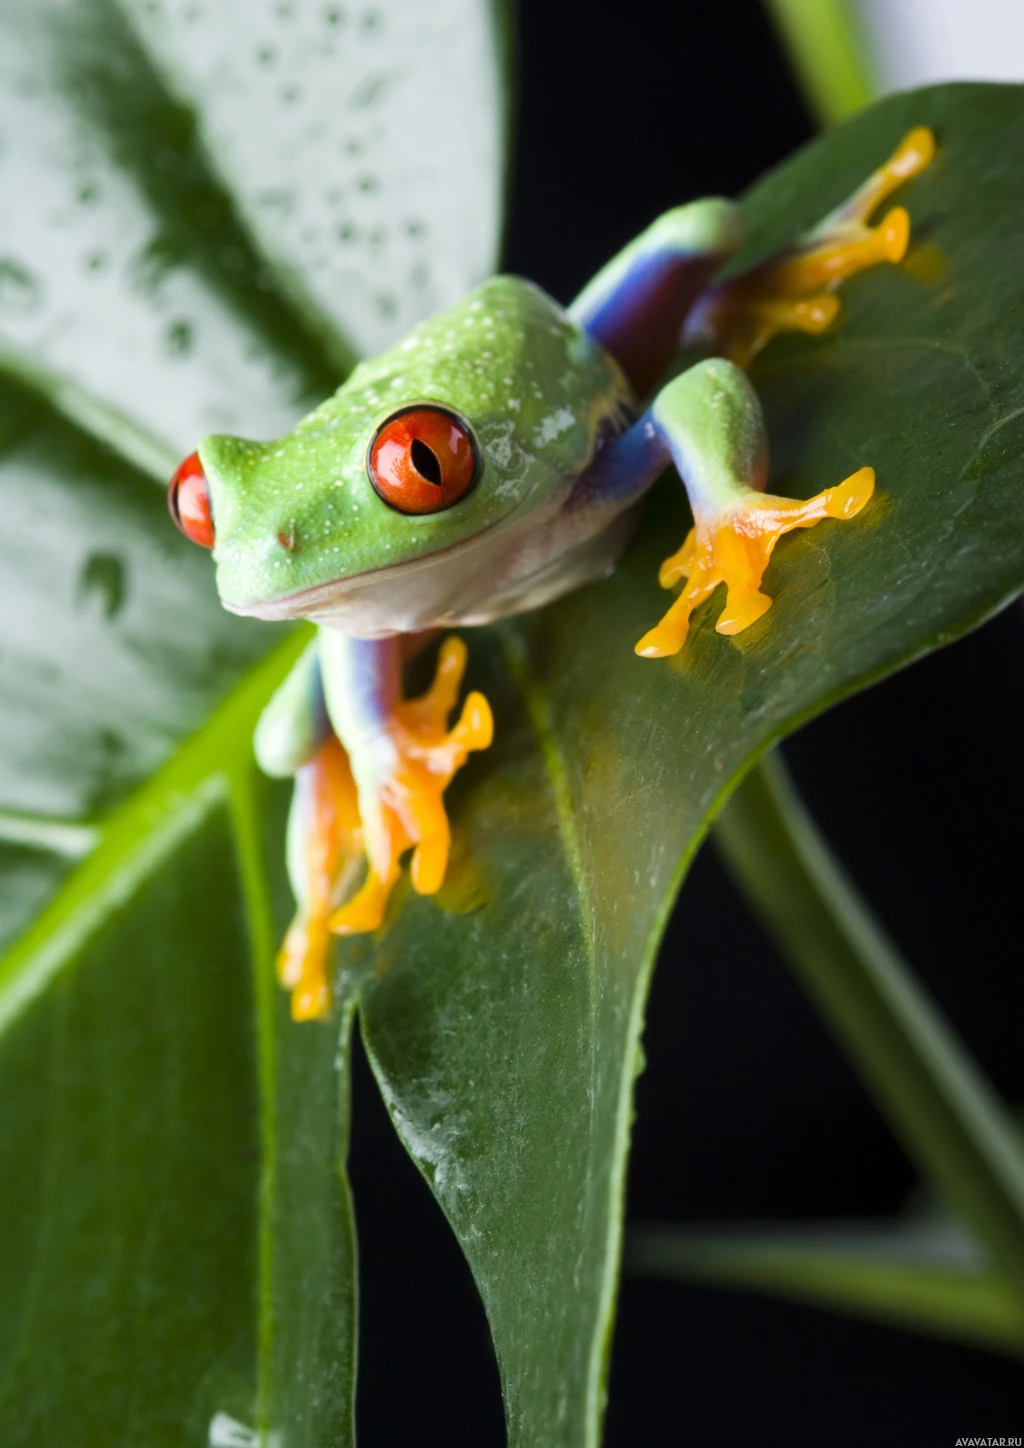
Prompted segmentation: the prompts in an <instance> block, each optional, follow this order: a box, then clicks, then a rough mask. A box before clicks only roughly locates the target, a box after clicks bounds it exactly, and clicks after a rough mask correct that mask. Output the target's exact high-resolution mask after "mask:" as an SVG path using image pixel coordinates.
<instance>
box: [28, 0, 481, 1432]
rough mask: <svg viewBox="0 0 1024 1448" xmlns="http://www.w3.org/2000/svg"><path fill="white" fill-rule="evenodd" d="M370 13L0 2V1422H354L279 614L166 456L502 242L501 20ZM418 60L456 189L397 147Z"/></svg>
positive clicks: (270, 398) (274, 420)
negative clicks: (183, 512)
mask: <svg viewBox="0 0 1024 1448" xmlns="http://www.w3.org/2000/svg"><path fill="white" fill-rule="evenodd" d="M300 11H301V13H300ZM158 12H159V13H158ZM395 20H396V16H395V14H394V12H393V11H389V10H388V8H387V7H384V8H378V9H375V10H372V9H371V10H364V11H363V12H358V13H357V12H352V11H351V10H350V8H349V7H346V6H331V5H324V6H310V7H304V8H303V7H296V6H291V5H287V4H282V5H278V6H275V7H273V9H272V10H268V11H266V12H265V13H264V12H263V11H262V10H258V9H257V7H251V6H247V5H242V4H236V5H233V6H231V5H228V4H223V5H211V6H209V7H205V8H204V7H202V6H185V7H174V8H173V10H172V8H171V7H167V8H165V9H162V10H161V9H160V7H157V6H152V5H139V6H134V5H129V4H127V3H126V4H124V5H118V4H115V3H113V0H80V3H76V4H74V5H71V6H68V5H64V4H60V3H56V0H53V3H51V0H44V3H42V4H37V3H36V0H12V3H11V4H6V5H4V6H3V7H2V8H0V195H2V196H3V197H4V198H6V204H5V205H4V206H3V208H2V210H0V498H2V507H3V516H4V529H3V533H2V536H0V575H2V577H3V580H4V608H3V610H2V611H0V657H2V659H3V665H4V687H3V690H2V694H0V739H2V741H3V747H2V749H0V858H2V865H3V877H2V882H0V947H2V948H3V949H4V951H5V954H4V955H3V958H2V960H0V1092H2V1095H0V1118H2V1120H0V1180H2V1181H3V1182H4V1190H3V1193H2V1194H0V1241H2V1242H3V1252H2V1253H0V1301H2V1303H3V1311H2V1312H0V1439H2V1441H3V1443H4V1445H5V1448H7V1445H11V1448H17V1445H26V1448H28V1445H32V1448H37V1445H40V1444H44V1443H46V1444H49V1443H57V1442H61V1441H65V1440H67V1439H68V1436H69V1434H70V1435H71V1437H73V1438H74V1440H75V1441H76V1442H78V1441H81V1442H83V1443H85V1442H89V1443H103V1444H111V1445H114V1444H125V1445H127V1444H132V1445H136V1444H141V1443H145V1444H146V1445H147V1448H150V1445H152V1448H162V1445H167V1448H181V1445H182V1444H185V1443H189V1444H197V1445H204V1444H206V1443H207V1442H208V1441H209V1442H211V1443H212V1442H218V1441H219V1442H222V1443H223V1442H225V1441H243V1440H244V1434H245V1433H246V1432H248V1431H249V1430H254V1431H255V1432H256V1433H257V1435H258V1438H259V1441H261V1442H269V1441H271V1439H273V1441H278V1440H279V1435H281V1434H282V1433H285V1432H286V1434H287V1441H288V1443H289V1444H294V1445H297V1448H307V1445H308V1448H316V1445H327V1444H330V1445H332V1448H336V1445H339V1444H345V1443H350V1442H351V1441H352V1415H353V1382H354V1370H355V1306H356V1294H355V1278H354V1272H355V1260H354V1234H353V1224H352V1213H351V1205H350V1202H349V1198H348V1188H347V1183H346V1181H345V1177H344V1157H345V1149H346V1135H347V1125H348V1043H349V1038H350V1032H351V1021H352V1012H353V1008H354V999H353V998H352V997H351V996H347V995H345V993H344V992H341V993H340V999H339V1010H338V1012H337V1013H336V1017H335V1019H333V1020H332V1021H331V1022H330V1023H328V1024H325V1025H323V1026H316V1027H313V1028H309V1029H305V1030H300V1029H297V1028H296V1027H295V1026H294V1024H293V1023H292V1021H291V1020H290V1017H289V1013H288V1002H287V997H286V996H285V995H284V994H283V993H282V992H280V991H279V990H278V988H277V985H276V983H275V981H274V979H273V956H274V952H275V949H276V945H277V942H278V941H279V939H280V938H281V935H282V933H283V931H284V929H285V927H286V924H287V921H288V918H289V914H290V911H291V901H290V898H289V892H288V887H287V884H286V882H285V880H284V872H283V833H284V811H285V808H286V804H287V796H288V791H287V789H283V788H282V787H281V786H279V785H271V784H270V783H268V782H267V781H265V780H263V779H262V778H261V777H260V776H259V775H258V774H257V771H256V769H255V764H254V761H253V756H252V746H251V738H252V731H253V726H254V723H255V719H256V717H257V714H258V711H259V709H260V708H261V706H262V704H263V703H264V702H265V700H266V698H267V697H268V694H269V692H270V691H271V690H272V688H273V687H274V686H275V683H276V682H278V681H279V680H280V678H281V677H282V676H283V673H284V671H285V670H286V669H287V667H288V665H289V663H290V662H291V661H292V660H293V659H294V658H295V657H296V654H297V652H298V650H299V649H300V648H301V646H302V643H303V641H304V639H303V635H302V634H301V632H287V631H285V632H284V633H282V631H280V630H278V631H275V630H273V629H270V628H266V627H263V626H260V625H254V624H247V623H244V622H242V621H241V620H239V619H236V618H231V617H230V616H228V615H227V614H225V613H224V612H223V611H222V610H221V608H220V606H219V603H218V601H217V597H216V593H215V590H214V586H213V577H212V570H211V568H210V563H209V558H208V556H206V555H204V554H203V553H201V551H200V550H198V549H195V548H191V547H189V545H188V544H187V543H186V542H185V541H184V539H182V538H180V537H179V536H178V535H177V534H176V533H175V531H174V529H173V527H172V526H171V525H170V522H169V519H168V516H167V508H166V502H165V494H164V491H163V487H162V486H161V487H155V486H153V482H152V479H156V480H157V481H158V482H160V483H164V482H165V481H166V479H167V477H168V475H169V473H170V470H171V469H172V468H173V467H174V465H175V464H176V463H177V462H178V461H179V460H180V458H181V457H182V456H183V455H184V454H185V453H186V452H188V451H190V450H191V449H192V448H193V447H194V446H195V444H196V442H197V441H198V439H199V438H200V437H201V436H202V435H203V434H204V433H206V432H209V431H211V430H223V429H232V430H238V431H240V432H243V433H250V434H252V435H254V436H266V435H268V434H273V433H274V432H278V431H281V430H283V429H285V428H287V427H289V426H291V425H292V423H293V422H294V421H295V419H296V418H297V417H298V416H300V415H301V413H302V412H303V411H304V410H305V408H306V407H307V406H308V405H309V403H310V402H311V401H313V400H319V399H320V398H321V397H322V396H324V395H325V394H326V393H327V392H329V391H331V390H333V388H334V387H335V386H336V385H337V382H338V381H339V380H340V375H341V371H340V369H341V367H342V366H343V364H344V363H345V362H346V361H347V359H348V358H349V357H350V356H351V354H352V344H353V342H355V343H358V342H360V341H361V340H363V339H364V338H365V337H368V336H370V337H372V339H373V340H374V344H376V342H377V341H379V340H381V339H383V338H384V337H386V336H393V335H395V333H396V331H400V330H401V329H402V328H403V327H404V326H405V325H407V324H408V321H409V320H410V319H411V318H412V317H414V316H416V315H418V314H419V313H420V312H421V311H423V310H426V309H429V308H430V307H432V306H436V305H440V304H442V303H444V302H447V301H450V300H453V299H454V298H455V297H456V296H458V295H460V294H461V293H462V292H463V291H464V290H465V288H466V287H468V286H469V285H471V284H472V283H473V282H474V281H475V280H476V279H477V278H478V276H480V275H481V274H483V273H486V271H487V270H489V268H490V267H491V266H492V265H493V247H494V240H495V236H496V234H497V229H498V227H499V225H500V209H499V205H498V199H499V192H500V187H501V184H502V181H501V168H500V149H501V143H502V125H503V118H502V102H501V98H500V96H498V95H497V94H495V88H494V83H495V77H496V75H497V72H498V67H499V53H500V50H499V45H498V43H497V42H498V40H499V39H500V37H499V35H498V33H497V28H496V22H495V20H494V17H492V15H491V12H490V9H489V8H488V7H487V6H482V5H479V4H477V3H476V0H459V3H457V4H456V5H455V6H452V5H451V4H445V5H443V6H438V5H428V4H426V3H424V4H423V5H422V6H421V7H420V9H419V11H418V12H417V18H416V22H415V24H413V25H406V24H402V25H401V26H396V24H395ZM492 32H493V33H492ZM186 56H188V57H190V62H191V63H190V65H189V66H187V67H183V65H182V61H183V57H186ZM310 57H313V60H311V59H310ZM314 61H315V64H314ZM442 62H443V63H444V64H445V65H446V66H450V67H452V68H453V69H454V70H455V71H457V72H464V73H465V74H469V75H472V76H473V78H474V80H473V84H472V85H463V86H459V87H454V86H452V87H447V88H446V92H445V101H444V105H443V106H436V107H434V120H433V121H432V127H433V129H432V131H431V140H432V145H433V147H434V151H433V152H432V154H434V153H436V157H437V166H438V167H440V168H443V167H444V166H446V165H447V164H448V162H449V161H453V162H454V164H455V165H456V166H457V167H458V168H459V179H460V182H461V183H462V185H463V186H464V187H465V192H464V197H463V198H462V199H460V198H459V196H457V195H456V194H455V193H454V192H453V190H452V188H451V187H450V186H448V185H445V186H444V187H443V188H442V186H441V184H440V183H441V181H442V180H444V181H447V179H448V178H447V173H446V172H444V171H443V169H442V170H435V169H434V163H433V162H431V164H430V165H426V164H422V162H419V161H418V162H417V165H416V167H415V168H411V169H410V167H409V165H408V161H407V158H408V156H409V155H410V154H412V153H413V152H414V151H415V149H416V144H415V143H416V142H418V141H419V140H422V137H423V123H422V119H421V117H420V115H419V111H420V110H421V107H419V106H418V104H416V103H415V102H416V98H417V97H419V96H421V95H422V92H423V90H424V87H425V86H427V85H430V84H432V83H434V81H435V80H436V77H437V73H438V71H437V67H438V65H439V64H441V63H442ZM203 67H208V69H203ZM392 69H393V70H394V73H395V74H401V76H402V77H403V83H404V84H405V86H406V87H407V91H408V96H409V104H408V105H406V106H405V107H404V108H402V107H401V106H396V105H395V104H393V103H391V104H388V105H385V100H386V99H387V97H386V96H385V95H384V94H383V92H381V90H380V87H379V86H378V85H377V82H376V80H375V77H379V75H380V74H381V72H382V71H385V70H386V71H388V72H389V73H390V72H391V71H392ZM185 70H187V72H188V73H187V74H185V73H184V71H185ZM300 71H301V73H302V75H303V77H307V78H309V80H310V82H311V81H312V77H313V74H314V71H315V74H316V93H315V94H313V93H312V91H311V92H310V93H308V94H305V95H303V96H293V95H292V94H291V92H290V90H289V87H291V86H292V85H294V83H295V77H296V75H297V74H298V73H299V72H300ZM339 100H342V101H344V103H345V105H344V110H343V112H342V114H343V116H344V129H343V132H342V133H341V134H339V133H338V132H337V130H336V129H334V124H335V121H336V119H337V116H338V114H339V112H338V102H339ZM296 127H298V128H299V130H300V131H301V144H298V136H299V131H297V130H296ZM285 165H286V167H287V178H286V179H287V184H288V185H289V187H290V188H292V192H293V197H292V200H290V201H289V202H288V204H287V205H284V204H282V203H281V201H280V198H279V197H278V196H277V195H276V194H275V193H276V190H277V189H279V186H280V184H281V183H282V168H283V167H284V166H285ZM367 183H370V184H367ZM399 198H400V200H399ZM349 224H351V226H352V231H351V234H350V235H348V236H347V237H345V238H342V237H341V235H340V231H341V230H342V229H343V228H344V227H345V226H347V225H349ZM325 258H327V259H329V261H330V265H329V266H327V267H326V270H325V268H324V262H325ZM342 259H343V260H342ZM366 304H368V305H369V310H367V307H366ZM374 329H376V330H374ZM69 1425H72V1426H71V1427H69ZM239 1435H242V1436H241V1437H240V1436H239Z"/></svg>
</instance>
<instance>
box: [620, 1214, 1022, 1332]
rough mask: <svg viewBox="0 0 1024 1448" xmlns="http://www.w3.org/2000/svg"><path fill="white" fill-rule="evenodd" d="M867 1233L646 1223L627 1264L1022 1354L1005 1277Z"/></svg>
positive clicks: (1018, 1314) (1016, 1307) (632, 1242)
mask: <svg viewBox="0 0 1024 1448" xmlns="http://www.w3.org/2000/svg"><path fill="white" fill-rule="evenodd" d="M862 1235H863V1240H862V1241H860V1242H858V1241H857V1239H856V1236H855V1235H854V1234H846V1236H844V1234H843V1233H841V1232H836V1231H835V1230H833V1231H832V1232H831V1233H829V1232H825V1231H814V1230H810V1229H806V1228H805V1229H804V1230H803V1232H802V1233H801V1232H793V1233H790V1234H788V1235H787V1234H785V1233H782V1232H775V1233H770V1232H767V1231H760V1232H755V1231H749V1232H740V1231H733V1232H722V1231H719V1232H712V1231H700V1230H693V1231H679V1230H672V1229H668V1228H662V1229H659V1228H646V1229H641V1230H640V1231H636V1232H633V1233H631V1235H630V1238H629V1243H628V1246H627V1250H626V1265H627V1267H628V1268H629V1269H630V1270H632V1271H633V1272H637V1273H641V1274H646V1275H652V1276H656V1277H665V1278H675V1279H677V1280H680V1281H683V1282H706V1283H710V1284H711V1285H713V1286H716V1287H733V1288H736V1289H738V1290H740V1291H745V1292H766V1293H770V1294H772V1295H773V1296H778V1297H787V1298H790V1299H793V1300H796V1301H798V1302H800V1301H802V1302H807V1303H811V1304H813V1305H814V1306H815V1307H820V1308H824V1309H826V1310H830V1311H833V1312H846V1313H849V1314H850V1315H851V1316H854V1317H863V1318H867V1319H868V1320H870V1321H877V1322H884V1323H888V1324H890V1325H892V1326H895V1327H903V1328H906V1329H908V1330H910V1331H915V1332H924V1333H928V1334H930V1335H931V1336H933V1337H943V1338H950V1339H953V1340H954V1341H961V1342H968V1343H971V1344H973V1345H974V1346H976V1347H984V1348H989V1349H990V1350H995V1351H999V1352H1010V1353H1013V1354H1014V1355H1019V1354H1020V1351H1021V1345H1022V1343H1024V1308H1022V1306H1021V1304H1020V1302H1018V1300H1017V1298H1016V1296H1015V1295H1014V1293H1013V1292H1011V1291H1010V1290H1009V1289H1008V1287H1007V1285H1006V1284H1005V1283H1004V1282H1002V1281H1001V1280H1000V1279H999V1278H997V1277H995V1276H993V1275H992V1274H991V1273H986V1272H983V1271H979V1270H978V1269H977V1268H974V1267H971V1266H968V1265H965V1264H956V1263H951V1262H945V1261H942V1260H941V1259H938V1258H937V1259H936V1260H934V1261H930V1260H928V1258H927V1257H926V1256H923V1255H920V1254H917V1253H913V1252H907V1253H905V1254H901V1252H900V1246H901V1241H902V1238H903V1236H904V1235H905V1234H904V1233H902V1232H900V1231H899V1230H898V1229H897V1230H892V1231H891V1232H890V1229H887V1228H881V1229H876V1231H874V1232H864V1233H863V1234H862ZM889 1235H891V1237H892V1245H893V1249H894V1250H891V1251H890V1250H887V1247H888V1242H887V1236H889ZM910 1245H911V1246H912V1242H911V1244H910Z"/></svg>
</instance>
